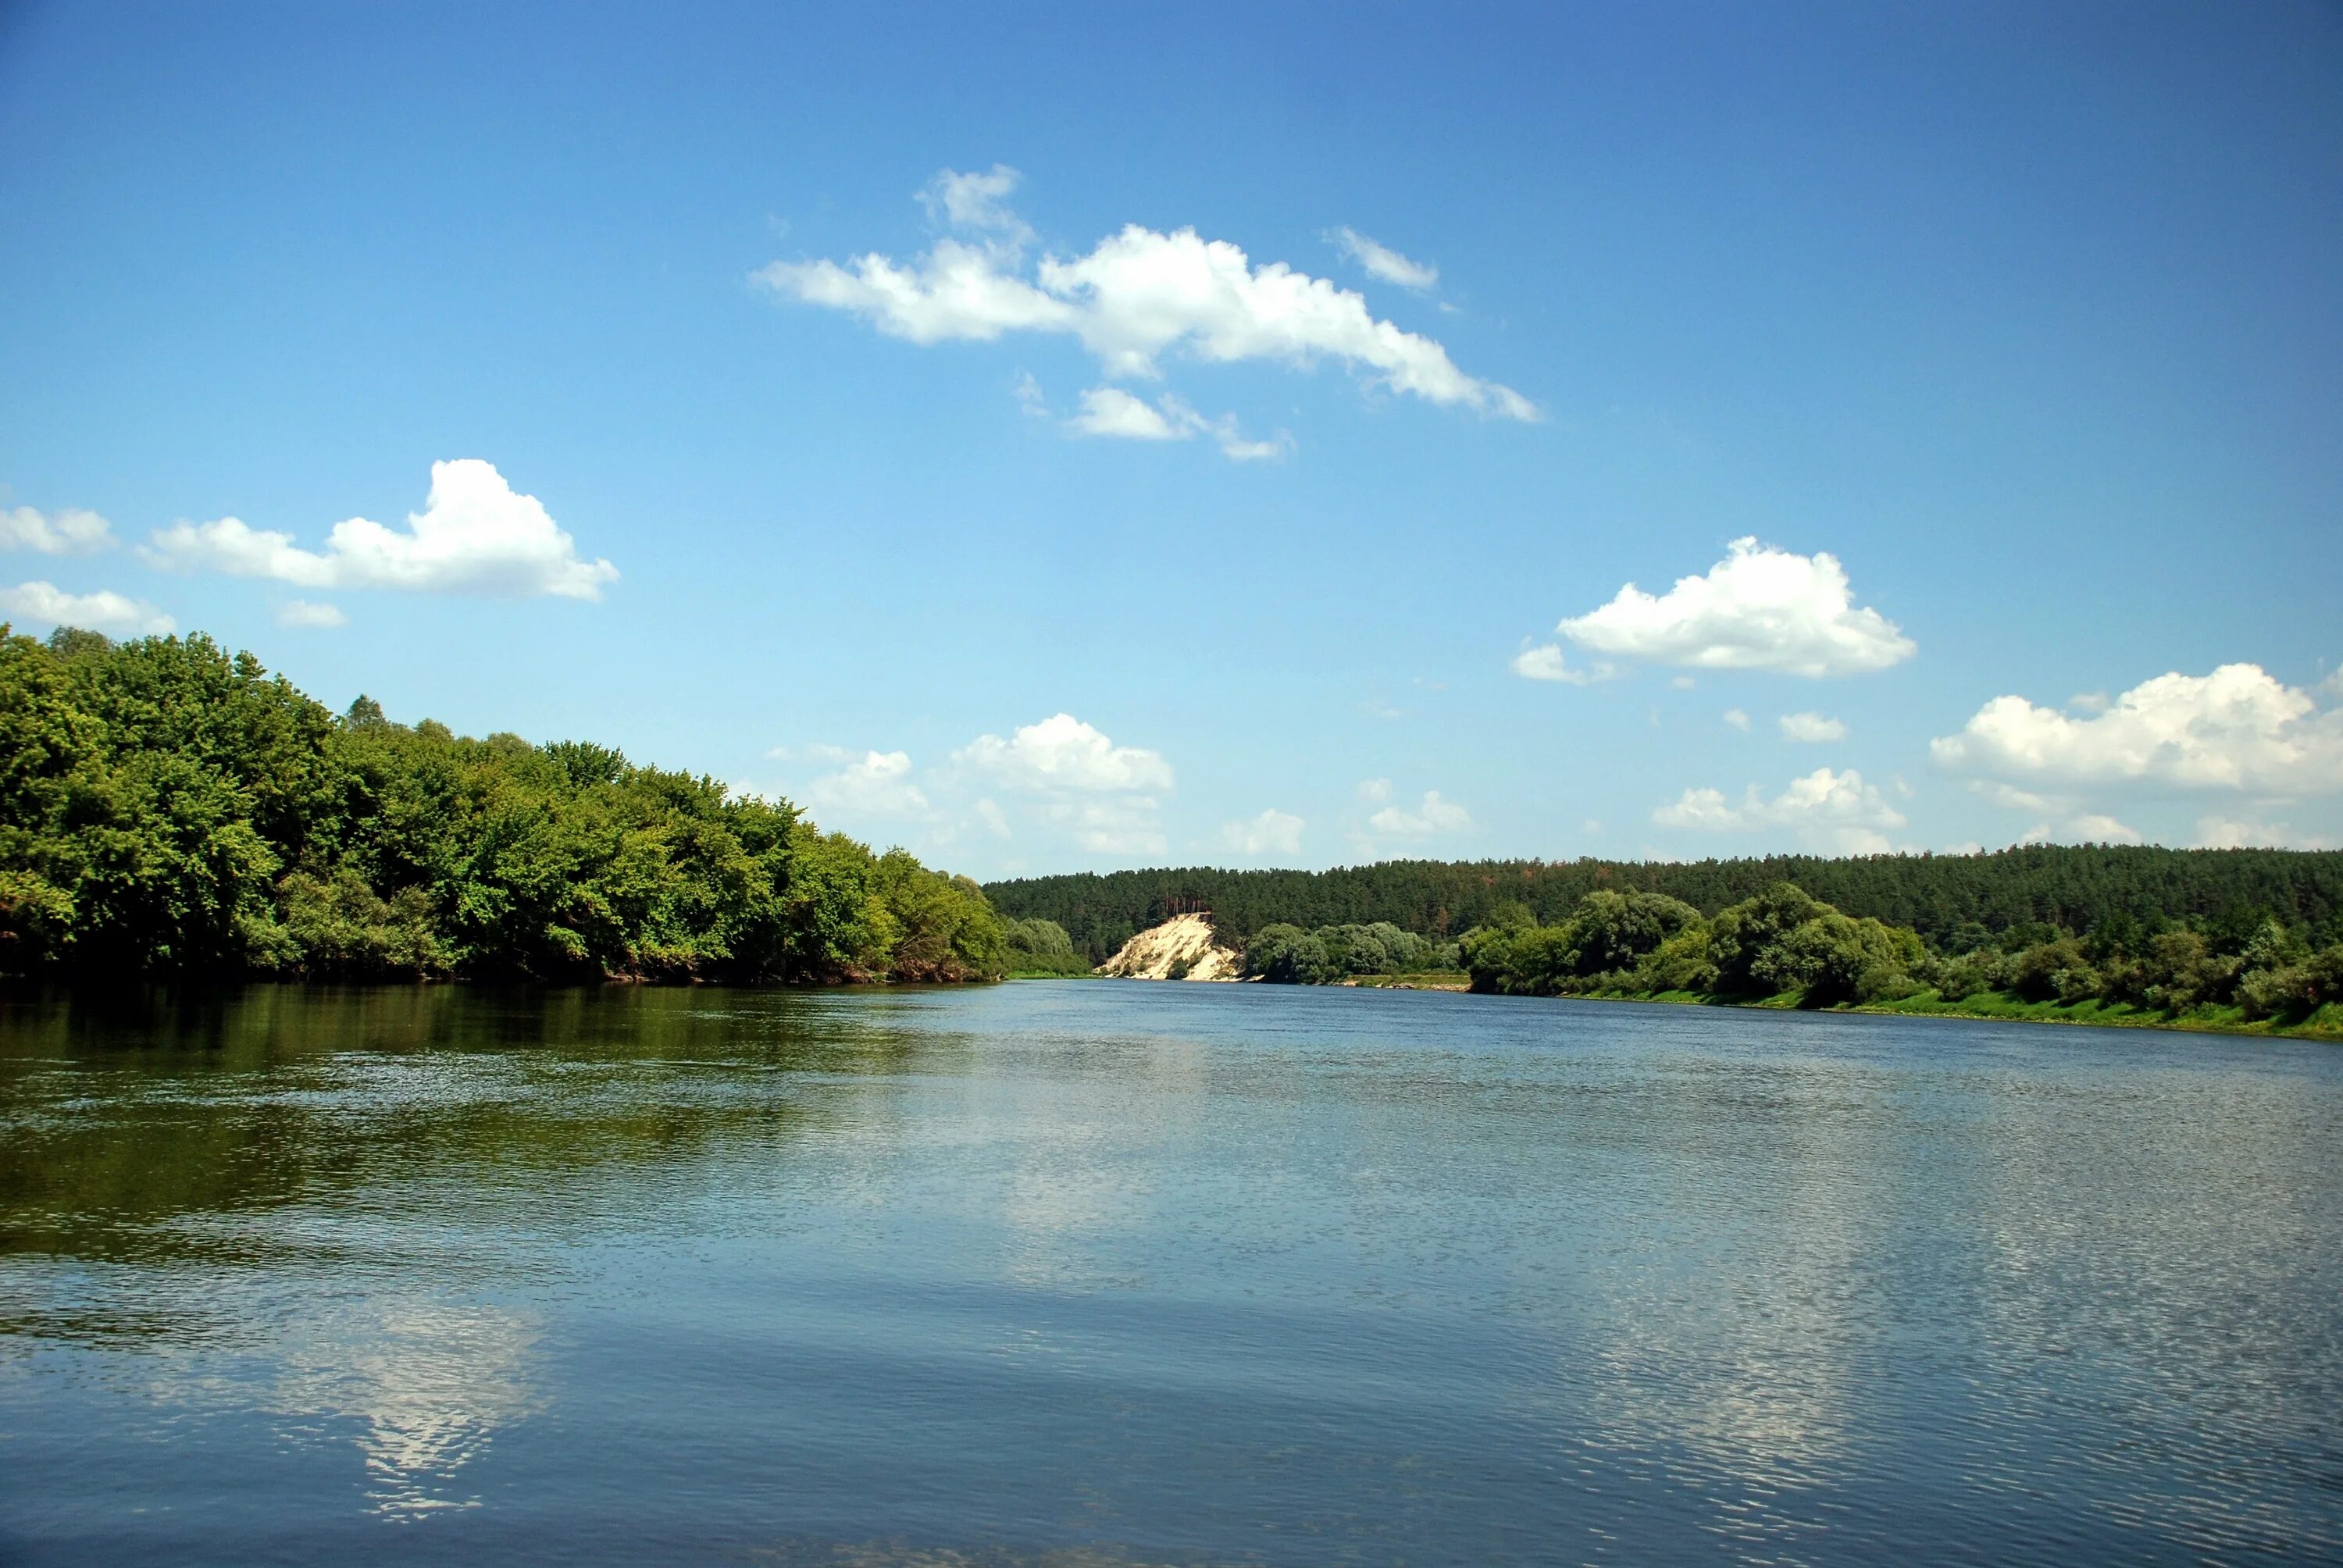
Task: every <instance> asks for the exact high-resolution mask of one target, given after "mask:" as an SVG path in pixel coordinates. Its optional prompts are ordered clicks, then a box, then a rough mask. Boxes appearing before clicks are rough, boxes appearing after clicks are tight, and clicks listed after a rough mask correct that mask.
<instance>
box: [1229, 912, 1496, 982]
mask: <svg viewBox="0 0 2343 1568" xmlns="http://www.w3.org/2000/svg"><path fill="white" fill-rule="evenodd" d="M1455 963H1456V944H1455V943H1453V942H1435V941H1433V940H1430V939H1429V938H1426V937H1420V936H1417V935H1416V934H1415V933H1414V932H1413V931H1404V930H1400V928H1399V927H1397V926H1395V925H1393V924H1392V923H1391V922H1389V921H1388V920H1378V921H1375V922H1373V923H1372V924H1369V925H1348V926H1321V927H1319V928H1318V929H1317V930H1314V931H1305V930H1302V928H1301V927H1299V926H1287V925H1273V926H1263V927H1262V929H1261V930H1258V931H1255V932H1254V933H1253V934H1252V940H1250V941H1248V942H1247V943H1246V944H1245V973H1247V974H1249V975H1259V976H1260V977H1261V978H1262V980H1270V981H1273V982H1275V983H1278V984H1282V985H1331V984H1332V983H1334V982H1336V981H1338V980H1354V979H1357V978H1359V977H1360V976H1363V975H1396V974H1415V973H1418V972H1421V971H1423V970H1433V969H1450V968H1453V967H1454V965H1455Z"/></svg>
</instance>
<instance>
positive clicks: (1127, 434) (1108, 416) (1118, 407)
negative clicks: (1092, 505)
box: [1066, 387, 1292, 463]
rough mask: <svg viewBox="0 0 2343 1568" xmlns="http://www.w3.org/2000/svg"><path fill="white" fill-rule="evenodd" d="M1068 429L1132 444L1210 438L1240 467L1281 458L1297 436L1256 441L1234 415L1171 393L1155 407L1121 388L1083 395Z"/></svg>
mask: <svg viewBox="0 0 2343 1568" xmlns="http://www.w3.org/2000/svg"><path fill="white" fill-rule="evenodd" d="M1066 428H1067V429H1069V430H1071V431H1072V432H1073V433H1074V434H1075V435H1078V436H1105V437H1120V438H1121V439H1123V440H1127V441H1185V440H1189V439H1191V438H1192V437H1197V436H1210V437H1212V439H1213V440H1214V441H1215V442H1217V443H1218V444H1219V446H1220V448H1221V453H1222V456H1223V457H1229V458H1231V459H1232V460H1233V461H1236V462H1240V463H1243V462H1255V461H1259V460H1260V459H1262V458H1265V457H1283V456H1285V454H1286V451H1287V450H1288V449H1289V448H1290V447H1291V446H1292V437H1289V436H1287V435H1286V434H1285V433H1284V432H1283V431H1282V430H1281V431H1279V432H1278V434H1277V435H1276V436H1275V437H1272V438H1271V439H1269V440H1266V441H1255V440H1252V439H1250V438H1248V437H1246V436H1245V435H1244V433H1243V432H1242V430H1240V429H1239V428H1238V427H1237V421H1236V417H1235V416H1234V415H1232V414H1223V415H1222V416H1221V417H1219V418H1217V419H1211V418H1207V417H1204V416H1203V415H1202V414H1199V413H1197V412H1196V410H1195V409H1193V408H1192V407H1189V406H1188V405H1187V404H1186V403H1184V402H1182V400H1181V399H1180V398H1178V397H1172V395H1171V394H1169V393H1166V394H1165V395H1164V396H1162V397H1160V398H1158V399H1157V400H1156V401H1155V402H1153V403H1150V402H1148V401H1146V400H1145V399H1144V398H1141V397H1133V396H1132V395H1131V394H1130V393H1128V392H1126V391H1124V390H1123V389H1122V388H1121V387H1091V389H1090V390H1089V391H1087V392H1085V393H1083V394H1082V407H1081V412H1080V413H1078V414H1076V415H1075V416H1074V417H1072V418H1071V419H1068V420H1067V421H1066Z"/></svg>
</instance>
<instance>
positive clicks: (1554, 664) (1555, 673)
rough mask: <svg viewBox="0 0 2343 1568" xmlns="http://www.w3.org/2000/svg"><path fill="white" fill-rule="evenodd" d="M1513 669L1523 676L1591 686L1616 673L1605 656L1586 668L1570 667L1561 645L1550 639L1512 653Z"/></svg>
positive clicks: (1525, 678)
mask: <svg viewBox="0 0 2343 1568" xmlns="http://www.w3.org/2000/svg"><path fill="white" fill-rule="evenodd" d="M1513 673H1514V674H1515V675H1518V676H1520V677H1521V678H1523V679H1524V680H1559V681H1563V682H1564V683H1566V684H1568V685H1571V686H1592V685H1594V683H1595V682H1596V681H1598V680H1609V679H1610V678H1613V677H1614V676H1615V675H1617V674H1618V673H1619V669H1618V667H1617V666H1616V665H1614V664H1613V663H1611V661H1610V660H1608V659H1598V660H1596V661H1595V663H1594V664H1593V665H1592V666H1590V667H1588V668H1585V669H1575V668H1572V667H1571V664H1570V661H1569V660H1568V659H1566V658H1564V657H1563V652H1562V649H1561V648H1559V647H1558V646H1556V645H1555V644H1554V643H1550V642H1549V643H1545V644H1544V645H1542V646H1540V647H1537V648H1523V649H1522V651H1521V652H1519V653H1517V654H1515V655H1513Z"/></svg>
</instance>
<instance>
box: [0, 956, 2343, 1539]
mask: <svg viewBox="0 0 2343 1568" xmlns="http://www.w3.org/2000/svg"><path fill="white" fill-rule="evenodd" d="M2338 1155H2343V1050H2337V1049H2336V1048H2334V1047H2331V1046H2319V1045H2315V1044H2308V1043H2301V1042H2270V1041H2241V1040H2226V1039H2221V1038H2217V1037H2203V1036H2183V1035H2169V1034H2153V1033H2147V1032H2142V1031H2119V1030H2080V1029H2050V1028H2042V1027H2038V1026H2035V1027H2029V1026H2023V1025H2003V1024H1991V1023H1979V1022H1969V1021H1959V1020H1926V1019H1893V1018H1869V1017H1836V1016H1814V1015H1797V1014H1775V1013H1761V1012H1746V1011H1719V1010H1706V1009H1690V1008H1668V1007H1649V1006H1642V1007H1639V1006H1634V1005H1624V1004H1622V1005H1606V1004H1599V1003H1556V1002H1541V1001H1534V1000H1514V999H1503V998H1483V997H1466V996H1451V995H1437V994H1423V993H1403V992H1402V993H1394V992H1386V991H1373V990H1298V989H1284V988H1269V987H1260V986H1251V987H1242V988H1237V987H1212V986H1165V985H1146V984H1140V983H1106V982H1091V983H1083V982H1064V983H1029V984H1019V985H1014V986H1006V987H995V988H990V989H983V990H937V991H920V992H869V993H817V994H806V993H789V992H764V991H757V992H741V991H706V990H598V991H571V992H552V993H540V994H528V993H499V992H495V991H488V990H467V989H460V988H446V987H441V988H428V989H400V990H362V991H349V992H321V991H303V990H298V989H294V988H264V989H259V990H248V991H244V992H241V993H237V994H236V995H233V996H228V997H220V998H212V999H193V1000H186V999H182V1000H176V1001H173V1000H166V999H153V998H139V997H125V998H119V999H114V1000H106V1001H95V1000H81V1001H77V1002H73V1003H67V1002H65V1001H62V1000H42V999H32V998H22V997H19V998H15V999H13V1000H0V1562H5V1563H12V1564H15V1563H23V1564H45V1563H173V1564H202V1563H256V1562H276V1561H282V1562H318V1561H372V1562H386V1563H476V1562H484V1561H501V1562H515V1563H539V1562H542V1563H605V1562H642V1561H659V1562H679V1561H708V1562H720V1563H780V1564H798V1563H803V1564H847V1563H852V1564H879V1563H905V1564H926V1565H932V1568H977V1565H984V1564H996V1563H997V1564H1012V1563H1047V1564H1119V1563H1296V1564H1303V1563H1419V1564H1446V1563H1455V1564H1466V1563H1470V1564H1491V1563H1581V1562H1584V1563H1914V1562H1936V1563H2076V1562H2108V1563H2114V1562H2123V1563H2200V1562H2207V1561H2211V1562H2306V1563H2307V1562H2316V1561H2327V1562H2334V1561H2337V1560H2338V1557H2343V1432H2338V1420H2343V1305H2338V1301H2339V1300H2343V1161H2338Z"/></svg>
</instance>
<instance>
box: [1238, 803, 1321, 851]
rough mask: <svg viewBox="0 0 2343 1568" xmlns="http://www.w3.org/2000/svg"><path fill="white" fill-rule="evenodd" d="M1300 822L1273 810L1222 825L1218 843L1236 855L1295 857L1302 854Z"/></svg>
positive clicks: (1284, 813)
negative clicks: (1224, 845) (1233, 851)
mask: <svg viewBox="0 0 2343 1568" xmlns="http://www.w3.org/2000/svg"><path fill="white" fill-rule="evenodd" d="M1221 842H1222V843H1223V844H1226V845H1227V846H1228V847H1229V848H1230V849H1233V850H1235V851H1236V852H1237V853H1238V854H1240V855H1246V856H1260V855H1298V854H1300V853H1302V819H1301V818H1299V817H1296V816H1295V815H1293V814H1292V812H1291V811H1280V810H1276V809H1270V810H1265V811H1263V812H1262V814H1261V815H1260V816H1258V817H1248V818H1246V819H1244V820H1242V821H1239V822H1227V823H1223V824H1222V827H1221Z"/></svg>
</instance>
